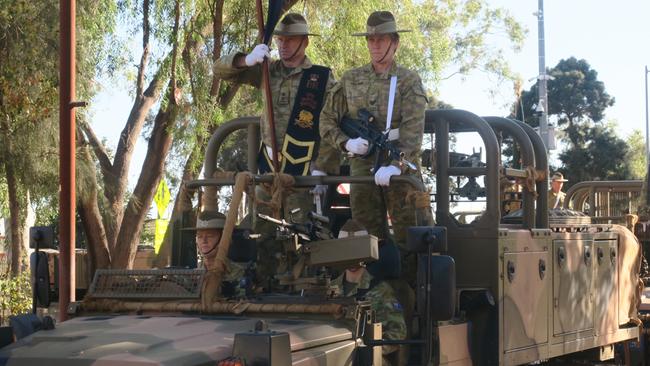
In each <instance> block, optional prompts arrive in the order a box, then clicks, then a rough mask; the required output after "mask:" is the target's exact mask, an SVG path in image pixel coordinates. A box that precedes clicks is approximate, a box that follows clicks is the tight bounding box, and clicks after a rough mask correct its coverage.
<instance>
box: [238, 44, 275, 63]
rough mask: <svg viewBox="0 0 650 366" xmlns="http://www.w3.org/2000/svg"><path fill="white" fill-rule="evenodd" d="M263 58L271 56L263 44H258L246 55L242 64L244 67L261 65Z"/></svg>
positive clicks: (267, 47)
mask: <svg viewBox="0 0 650 366" xmlns="http://www.w3.org/2000/svg"><path fill="white" fill-rule="evenodd" d="M264 57H268V58H271V54H270V53H269V46H267V45H265V44H258V45H257V46H255V48H253V50H252V51H251V53H249V54H248V55H246V58H244V63H246V66H254V65H257V64H261V63H262V62H264Z"/></svg>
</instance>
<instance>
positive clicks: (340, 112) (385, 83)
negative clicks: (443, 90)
mask: <svg viewBox="0 0 650 366" xmlns="http://www.w3.org/2000/svg"><path fill="white" fill-rule="evenodd" d="M392 76H397V90H396V91H395V102H394V106H393V118H392V121H391V126H390V128H391V129H395V130H396V129H398V131H399V137H397V147H398V148H399V149H400V150H401V151H402V152H403V153H404V154H405V156H404V158H405V159H406V160H408V161H411V162H413V163H415V164H416V165H419V161H420V147H421V145H422V135H423V134H424V111H425V108H426V105H427V97H426V94H425V92H424V89H423V87H422V81H421V80H420V77H419V76H418V74H417V73H416V72H414V71H411V70H408V69H406V68H404V67H401V66H399V65H397V64H396V63H393V66H392V67H391V68H390V70H388V71H387V72H386V73H383V74H377V73H376V72H375V71H374V69H373V67H372V64H367V65H365V66H362V67H359V68H356V69H352V70H349V71H347V72H346V73H345V74H344V75H343V77H342V78H341V81H340V82H338V83H337V84H336V85H335V86H334V87H333V88H332V90H331V91H330V93H329V95H328V97H327V100H326V102H325V106H324V107H323V111H322V113H321V117H320V133H321V137H322V139H323V140H324V141H325V142H327V143H329V144H330V145H332V146H334V147H336V148H338V149H340V150H341V151H343V150H344V146H345V142H346V141H347V140H348V136H346V135H345V133H343V131H341V129H340V128H339V122H340V121H341V119H342V118H343V117H348V118H358V116H357V112H358V111H359V109H362V108H365V109H367V110H368V111H369V112H370V113H372V114H373V115H374V116H375V122H374V123H375V124H376V125H377V127H378V128H379V129H380V130H381V131H383V130H385V128H386V116H387V114H388V111H387V110H388V94H389V90H390V79H391V77H392ZM392 164H393V165H395V166H397V167H400V168H401V169H402V172H406V171H407V169H408V167H407V166H406V165H404V166H400V164H399V163H398V162H392Z"/></svg>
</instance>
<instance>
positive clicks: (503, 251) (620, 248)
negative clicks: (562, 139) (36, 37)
mask: <svg viewBox="0 0 650 366" xmlns="http://www.w3.org/2000/svg"><path fill="white" fill-rule="evenodd" d="M258 124H259V119H258V118H241V119H237V120H234V121H231V122H228V123H226V124H224V125H223V126H221V127H220V128H219V130H218V131H217V132H216V133H215V135H214V136H213V138H212V139H211V140H210V143H209V147H208V150H207V152H206V160H205V167H204V171H205V175H206V179H203V180H201V181H194V182H189V183H188V184H189V185H190V186H222V185H232V184H234V183H235V178H233V177H232V176H225V177H224V176H222V177H220V178H213V173H214V172H215V170H216V156H217V154H218V151H219V148H220V146H221V144H222V142H223V141H224V139H225V137H226V136H228V135H229V134H231V133H232V132H234V131H236V130H239V129H248V145H249V149H248V156H249V157H248V168H249V170H251V171H255V170H256V169H255V167H256V164H255V157H256V153H257V148H258V147H259V126H258ZM468 132H474V133H478V135H479V136H480V137H481V139H482V141H483V145H484V148H485V159H484V160H480V159H479V160H478V161H476V162H475V163H472V164H454V163H453V162H454V161H458V159H450V156H451V155H452V153H453V152H451V151H450V146H449V141H450V134H452V133H455V134H458V135H457V136H458V137H459V138H462V136H463V133H468ZM425 133H426V134H432V135H434V136H435V150H436V154H435V160H434V162H432V166H431V170H432V172H433V173H434V174H435V182H436V185H435V193H434V194H433V195H432V197H433V198H434V199H433V203H432V210H433V212H434V214H435V218H436V226H435V227H415V228H412V229H411V230H410V231H409V245H410V248H411V249H413V250H414V251H416V252H418V253H419V254H418V255H419V257H420V258H419V261H418V269H417V270H418V278H419V279H418V286H417V288H416V294H417V301H416V303H417V304H416V308H415V313H414V314H415V315H414V322H413V323H414V324H415V326H414V327H413V328H414V329H413V330H412V336H411V338H410V339H408V340H406V341H405V342H404V343H408V344H409V345H410V354H409V360H410V362H411V363H413V364H435V365H520V364H528V363H531V362H537V361H545V360H549V359H553V358H556V357H560V356H564V357H565V358H566V357H569V358H571V357H573V356H575V357H585V354H584V353H579V354H578V353H576V352H582V351H587V350H591V351H594V355H593V357H592V358H591V360H593V361H597V360H599V359H608V358H611V357H613V356H614V348H613V347H614V345H615V344H616V343H620V342H626V341H629V340H634V339H637V338H638V337H639V327H638V322H637V320H638V319H637V315H638V309H637V304H638V301H639V300H640V291H639V290H640V287H639V267H640V261H641V250H640V247H639V244H638V242H637V240H636V239H635V238H634V235H633V234H632V233H631V232H630V231H629V230H627V229H626V228H625V227H623V226H617V225H614V224H592V223H591V219H590V218H589V217H588V216H583V215H579V214H575V213H571V212H570V211H564V210H559V211H557V212H555V211H556V210H554V212H552V213H551V215H550V216H549V211H548V210H547V198H546V194H547V187H548V173H547V172H548V162H547V157H546V153H545V149H544V146H543V144H542V141H541V139H540V138H539V137H538V136H537V134H536V133H535V132H534V131H533V130H532V129H531V128H530V127H529V126H527V125H524V124H523V123H521V122H517V121H512V120H508V119H504V118H497V117H485V118H481V117H478V116H476V115H474V114H472V113H470V112H466V111H461V110H436V111H427V113H426V127H425ZM503 135H507V136H510V137H511V138H512V139H513V140H514V141H515V143H516V145H517V146H518V148H519V150H520V152H521V162H522V163H521V166H520V167H518V168H513V167H505V166H504V165H503V164H502V162H501V146H500V143H499V142H500V141H501V136H503ZM498 136H499V137H498ZM470 160H471V159H470ZM468 161H469V160H468ZM450 162H452V163H450ZM504 176H505V177H508V178H511V179H518V180H519V181H520V182H522V185H523V187H524V188H523V191H522V192H521V207H522V208H521V210H520V211H518V213H517V214H516V215H509V216H506V217H503V218H502V212H501V199H500V197H501V196H502V194H503V191H502V189H503V188H502V186H501V185H500V182H501V181H502V179H501V178H502V177H504ZM451 178H456V182H457V183H461V184H464V185H462V186H461V184H458V187H456V188H454V187H453V184H450V183H453V179H451ZM480 178H483V182H482V184H480V183H478V182H480ZM251 179H252V181H253V182H254V183H260V182H270V181H272V179H273V177H272V176H270V175H269V176H252V178H251ZM393 179H401V180H402V181H403V182H411V183H413V184H414V185H416V186H419V187H420V188H421V189H425V188H424V187H422V186H421V185H418V182H417V181H409V180H408V179H407V178H405V177H398V178H393ZM345 182H354V183H368V184H372V177H370V178H369V179H368V178H366V177H332V176H329V177H328V176H326V177H296V178H295V182H294V186H313V185H316V184H329V185H331V188H330V193H331V192H332V191H333V190H335V187H336V185H338V184H341V183H345ZM463 197H465V198H466V197H470V198H471V199H470V200H476V201H479V198H480V200H482V201H483V202H484V210H483V212H482V214H481V215H480V216H479V217H477V218H476V219H475V220H474V221H473V222H472V223H469V224H467V223H461V222H459V221H458V220H457V219H456V218H455V217H458V215H455V213H454V212H453V209H452V208H453V207H454V206H455V205H459V204H461V203H462V202H459V201H462V198H463ZM465 201H467V200H466V199H465ZM325 202H328V203H327V204H326V205H325V212H324V214H325V215H330V218H331V222H332V223H335V222H339V221H340V217H337V215H339V216H340V215H345V212H346V211H345V209H344V208H343V209H341V206H340V204H339V203H338V202H334V204H332V200H331V199H330V200H329V201H328V199H327V198H326V199H325ZM333 206H336V207H333ZM363 240H365V241H363V242H361V241H360V242H358V243H356V244H357V245H361V246H365V248H369V249H368V250H367V251H363V250H362V251H361V252H362V253H360V252H358V251H356V249H355V250H352V249H350V250H349V253H346V250H340V249H339V250H337V251H336V253H334V254H332V252H329V255H332V256H333V257H332V258H328V259H327V260H325V259H323V258H322V257H321V258H320V259H321V260H323V262H327V263H329V264H334V265H335V264H337V263H339V264H341V263H349V262H350V261H354V260H355V259H356V258H360V257H363V256H366V257H368V256H370V257H372V255H373V254H372V252H373V249H372V248H373V245H376V242H375V243H374V244H373V240H372V238H366V239H363ZM323 242H324V243H325V244H333V243H332V241H330V242H328V241H322V242H319V241H315V242H313V243H312V244H309V245H306V244H303V245H302V247H301V253H302V254H307V255H310V256H318V254H317V253H319V250H320V249H322V246H323V245H325V244H323ZM333 242H336V240H333ZM233 246H237V243H236V242H235V243H233ZM319 246H320V247H319ZM319 248H320V249H319ZM350 248H352V245H351V246H350ZM355 248H356V247H355ZM328 261H329V262H328ZM315 262H318V260H315ZM323 262H321V263H323ZM308 263H309V262H308ZM165 271H167V272H165ZM203 273H204V272H203V271H201V270H185V272H182V271H179V270H173V269H169V270H160V271H157V270H152V271H147V272H129V271H121V272H110V271H109V272H107V273H104V274H103V276H104V277H106V278H114V279H113V281H114V282H110V281H108V280H101V278H102V274H97V275H96V277H95V279H94V282H93V285H92V286H91V289H90V291H89V295H88V297H87V298H86V299H85V300H84V301H82V302H80V303H77V304H73V309H71V312H72V313H74V314H75V318H74V319H72V320H69V321H66V322H63V323H61V324H57V325H56V327H55V329H52V330H40V331H37V332H34V333H32V334H28V335H26V336H24V337H23V338H22V339H19V340H18V341H16V342H15V343H13V344H10V345H8V346H6V347H4V348H3V349H0V365H31V364H34V363H36V362H39V363H40V362H47V363H48V364H51V365H113V364H120V365H128V364H131V365H149V364H151V365H172V364H173V365H181V364H182V365H215V364H218V362H219V361H224V360H226V359H228V357H230V356H237V357H239V358H238V359H237V360H236V361H238V362H242V363H241V364H246V365H257V364H260V365H262V364H273V365H289V364H293V365H370V364H380V362H381V361H380V345H382V344H385V342H383V341H382V340H381V330H380V324H379V323H377V322H375V321H374V320H373V314H372V311H371V310H370V309H369V306H368V304H367V303H366V302H364V301H363V300H362V299H361V300H357V299H331V298H328V297H327V296H310V295H309V293H310V291H308V290H309V289H310V286H311V285H313V284H314V283H315V282H309V281H304V282H301V283H298V282H294V283H293V284H294V288H293V289H294V290H295V289H297V288H298V286H299V285H300V286H304V287H302V289H303V290H307V291H302V292H299V294H298V295H295V293H296V291H294V295H291V296H289V295H286V294H283V295H280V294H276V295H273V294H271V295H266V296H252V297H245V298H239V299H237V300H228V299H224V300H222V301H218V302H215V303H212V304H209V305H208V306H205V305H202V304H201V303H200V301H199V299H200V297H201V286H200V285H199V284H200V283H201V277H202V276H203ZM120 276H122V277H120ZM117 277H120V278H121V279H120V280H115V278H117ZM296 280H297V279H296ZM102 281H103V282H102ZM107 281H108V282H107ZM188 281H189V284H188ZM110 283H112V284H110ZM119 284H124V285H123V286H122V287H120V286H119ZM146 284H150V286H148V287H147V286H145V285H146ZM179 286H180V288H179ZM120 289H121V290H123V291H121V292H120ZM138 289H139V290H142V291H143V292H140V295H138V293H137V291H138ZM143 289H144V290H143ZM427 289H430V293H427ZM129 291H135V292H136V294H135V295H133V296H132V295H130V294H129ZM107 294H108V295H107ZM111 294H112V295H111ZM143 294H144V295H143ZM174 294H175V295H174ZM321 294H322V293H321ZM301 295H302V296H301ZM174 296H176V299H174ZM256 360H257V361H256ZM224 362H225V361H224ZM256 362H259V363H256ZM225 364H226V363H222V365H225Z"/></svg>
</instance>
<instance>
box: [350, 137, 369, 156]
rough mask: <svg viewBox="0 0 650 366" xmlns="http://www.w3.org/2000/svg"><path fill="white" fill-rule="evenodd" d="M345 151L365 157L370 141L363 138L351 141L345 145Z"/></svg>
mask: <svg viewBox="0 0 650 366" xmlns="http://www.w3.org/2000/svg"><path fill="white" fill-rule="evenodd" d="M345 150H347V151H349V152H351V153H353V154H357V155H363V154H365V153H367V152H368V140H366V139H364V138H361V137H357V138H356V139H350V140H348V141H347V142H346V143H345Z"/></svg>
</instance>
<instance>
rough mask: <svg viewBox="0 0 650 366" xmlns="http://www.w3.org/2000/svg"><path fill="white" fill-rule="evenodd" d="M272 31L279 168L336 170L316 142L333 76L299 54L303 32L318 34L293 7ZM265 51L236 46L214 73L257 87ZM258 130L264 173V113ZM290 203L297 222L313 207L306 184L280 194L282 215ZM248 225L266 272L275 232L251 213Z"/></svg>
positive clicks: (276, 246) (305, 39)
mask: <svg viewBox="0 0 650 366" xmlns="http://www.w3.org/2000/svg"><path fill="white" fill-rule="evenodd" d="M273 34H274V35H275V41H276V44H277V47H278V51H279V55H280V60H274V61H271V62H270V64H269V73H270V86H271V94H272V98H273V101H272V102H273V115H274V120H275V135H276V145H277V146H278V149H279V151H278V162H279V164H280V170H281V172H283V173H287V174H291V175H309V174H313V175H325V172H326V171H330V172H333V173H336V172H337V171H338V155H339V153H338V152H337V151H336V150H335V149H332V148H328V147H327V145H326V144H325V145H320V144H319V140H320V135H319V132H318V126H319V122H318V121H319V116H320V111H321V108H322V106H323V103H324V97H325V94H326V92H327V90H329V89H330V88H331V86H332V85H333V84H334V77H333V76H332V73H331V70H330V69H329V68H327V67H324V66H319V65H314V64H312V62H311V61H310V60H309V57H307V56H306V55H305V50H306V48H307V46H308V45H309V36H318V35H317V34H314V33H310V32H309V30H308V28H307V21H306V20H305V18H304V17H303V16H302V15H300V14H296V13H289V14H287V15H286V16H285V17H284V18H283V19H282V21H281V22H280V24H279V25H278V27H277V29H276V30H275V31H274V32H273ZM265 57H270V54H269V47H268V46H267V45H265V44H259V45H257V46H255V48H254V49H253V50H252V51H251V52H250V53H249V54H247V55H246V54H244V53H241V52H237V53H234V54H231V55H228V56H224V57H222V58H221V59H219V61H218V62H217V65H216V68H215V74H216V75H217V76H219V77H221V78H222V79H224V80H228V81H233V82H236V83H245V84H249V85H252V86H254V87H257V88H259V87H260V86H261V80H262V69H261V65H260V64H261V63H262V62H263V61H264V58H265ZM261 135H262V146H261V149H260V154H259V158H258V163H259V169H260V173H268V172H271V171H273V163H272V161H273V159H272V156H273V153H272V151H271V146H272V143H271V131H270V127H269V124H268V117H267V116H264V115H263V116H262V120H261ZM319 145H320V146H319ZM317 155H320V156H321V159H319V162H320V164H321V166H316V165H315V164H313V161H314V160H315V158H316V156H317ZM256 194H257V197H258V198H260V199H261V200H262V201H269V200H270V198H271V197H270V195H269V194H268V193H267V192H266V191H264V190H262V189H261V188H259V189H257V190H256ZM296 208H300V210H299V211H298V212H297V214H295V215H294V216H293V218H294V219H295V220H296V221H299V222H303V221H305V220H306V219H307V213H308V212H309V211H312V210H313V198H312V197H311V196H310V194H309V191H308V190H306V189H302V190H295V192H294V193H292V194H289V195H288V196H287V197H286V200H285V202H284V216H285V217H288V216H289V213H290V212H291V211H292V210H294V209H296ZM258 210H259V212H261V213H264V214H268V215H272V214H273V213H272V212H270V211H271V210H270V209H268V207H258ZM254 230H255V231H256V232H259V233H262V234H265V235H263V241H262V244H261V245H260V248H259V249H260V250H259V254H260V256H259V258H260V261H258V272H259V274H260V276H261V278H270V277H271V276H272V275H273V274H274V273H275V268H277V267H278V262H277V260H276V256H277V253H278V252H279V251H280V248H281V245H280V243H277V242H274V241H273V240H272V239H269V237H270V236H272V235H273V233H274V232H275V227H274V226H273V225H271V224H268V223H265V222H261V221H260V220H257V219H256V220H255V224H254Z"/></svg>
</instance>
